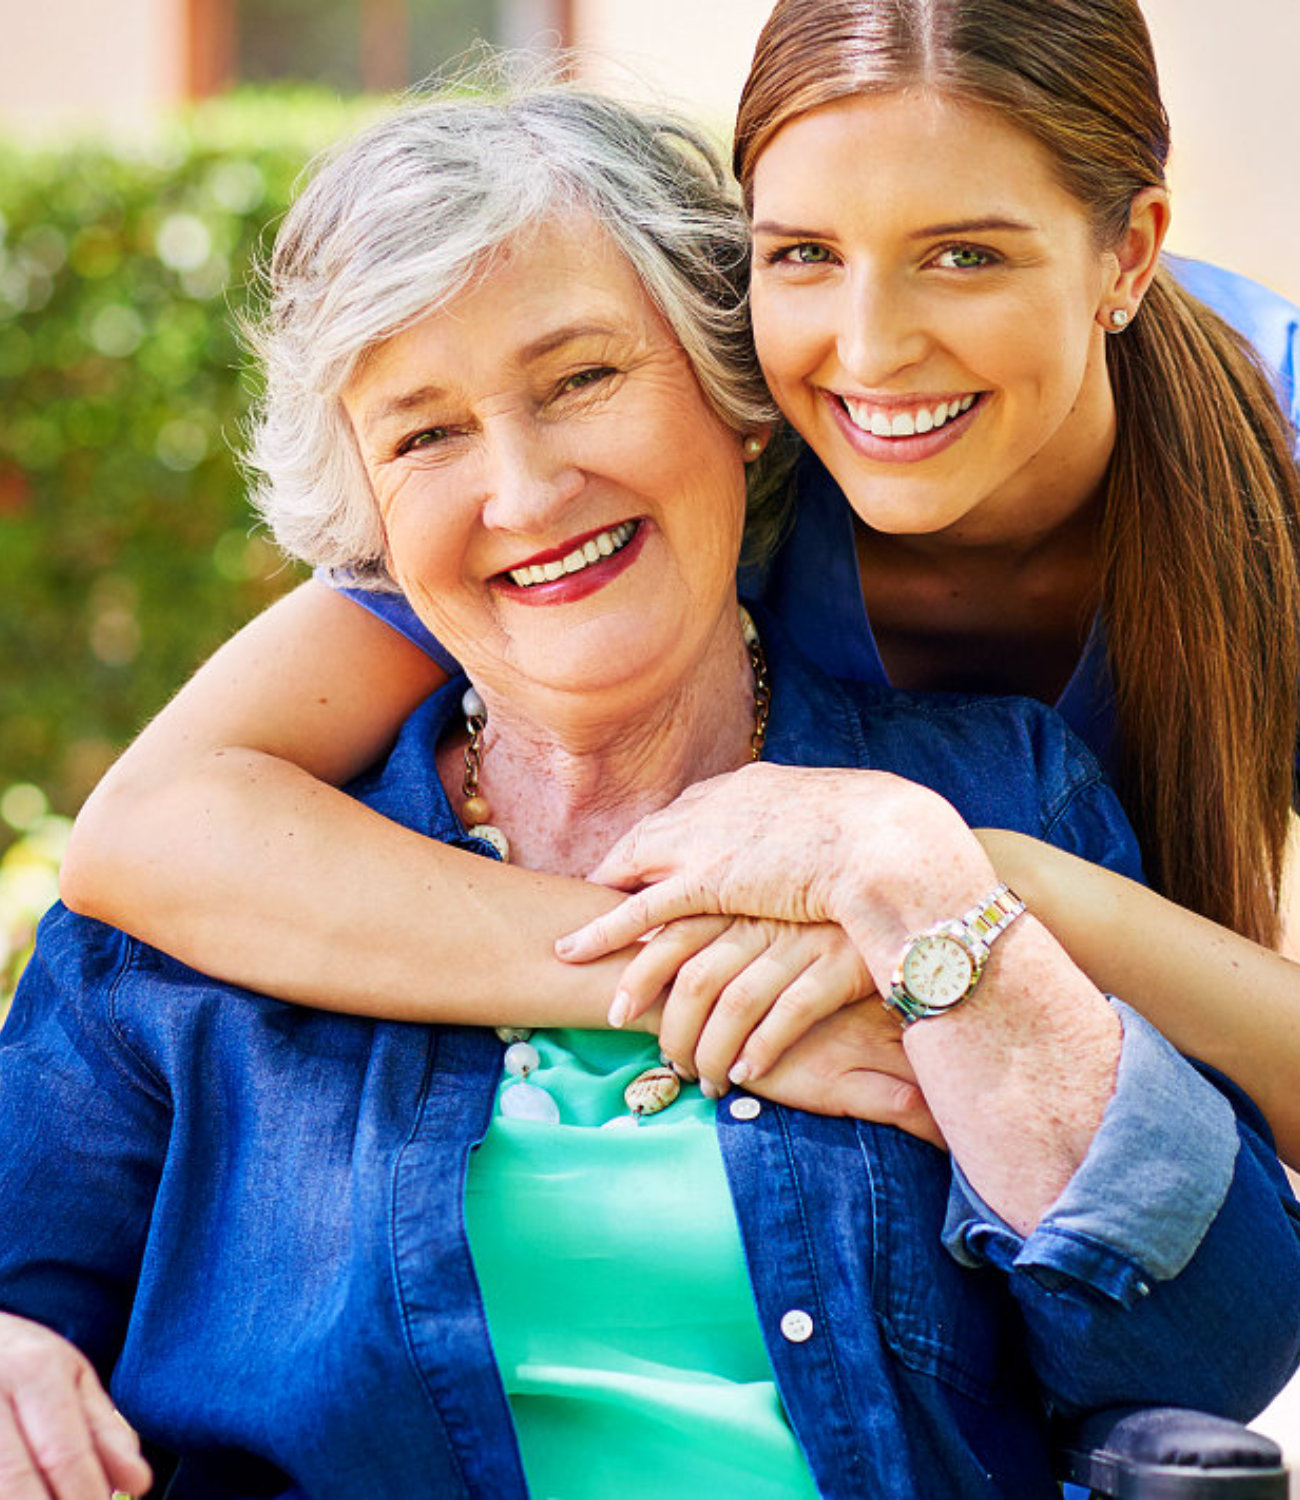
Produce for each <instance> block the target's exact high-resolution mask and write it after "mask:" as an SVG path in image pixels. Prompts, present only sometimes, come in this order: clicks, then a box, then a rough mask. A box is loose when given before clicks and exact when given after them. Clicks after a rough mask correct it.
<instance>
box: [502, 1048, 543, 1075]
mask: <svg viewBox="0 0 1300 1500" xmlns="http://www.w3.org/2000/svg"><path fill="white" fill-rule="evenodd" d="M541 1060H542V1056H541V1053H540V1052H538V1050H537V1048H536V1047H534V1046H533V1044H532V1043H531V1042H512V1043H511V1045H510V1046H509V1047H507V1048H506V1058H505V1067H506V1072H507V1073H509V1074H510V1075H511V1077H512V1078H527V1077H528V1075H529V1074H530V1073H532V1072H535V1071H536V1069H537V1067H538V1065H539V1064H540V1063H541Z"/></svg>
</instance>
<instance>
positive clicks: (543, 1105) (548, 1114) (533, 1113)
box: [501, 1083, 560, 1125]
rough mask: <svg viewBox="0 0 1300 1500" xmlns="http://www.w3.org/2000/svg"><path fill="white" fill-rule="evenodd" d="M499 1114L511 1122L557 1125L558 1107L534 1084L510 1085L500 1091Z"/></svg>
mask: <svg viewBox="0 0 1300 1500" xmlns="http://www.w3.org/2000/svg"><path fill="white" fill-rule="evenodd" d="M501 1113H502V1114H503V1115H505V1116H506V1117H507V1118H508V1119H511V1120H534V1121H537V1122H538V1123H540V1124H545V1125H558V1124H559V1123H560V1106H559V1105H558V1104H557V1103H556V1102H555V1100H554V1099H552V1098H551V1096H550V1095H549V1094H548V1093H547V1092H546V1090H545V1089H539V1088H538V1087H537V1085H536V1084H535V1083H512V1084H510V1085H509V1086H508V1087H506V1088H504V1089H502V1090H501Z"/></svg>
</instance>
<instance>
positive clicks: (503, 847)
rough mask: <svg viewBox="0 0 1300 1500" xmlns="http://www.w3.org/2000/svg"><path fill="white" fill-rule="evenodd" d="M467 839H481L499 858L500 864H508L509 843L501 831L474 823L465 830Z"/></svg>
mask: <svg viewBox="0 0 1300 1500" xmlns="http://www.w3.org/2000/svg"><path fill="white" fill-rule="evenodd" d="M465 835H466V837H467V838H471V839H482V840H483V842H484V843H485V844H491V845H492V847H493V848H494V849H495V850H496V852H497V853H498V854H499V855H500V856H501V862H502V864H507V865H508V864H509V863H510V841H509V839H507V838H506V836H505V834H504V833H502V832H501V830H500V829H499V828H497V827H495V826H494V825H493V824H491V823H475V824H474V826H473V827H472V828H467V829H466V830H465Z"/></svg>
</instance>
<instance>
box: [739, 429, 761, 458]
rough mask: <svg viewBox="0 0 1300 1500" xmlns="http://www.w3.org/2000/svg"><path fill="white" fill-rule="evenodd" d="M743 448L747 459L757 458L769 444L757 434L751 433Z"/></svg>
mask: <svg viewBox="0 0 1300 1500" xmlns="http://www.w3.org/2000/svg"><path fill="white" fill-rule="evenodd" d="M742 447H743V450H744V454H745V457H746V458H757V457H758V455H759V454H760V453H761V452H762V451H763V449H764V448H766V447H767V444H766V442H764V440H763V439H762V438H761V437H759V436H758V434H757V433H754V432H751V433H750V435H749V436H748V437H747V438H746V439H745V441H744V443H743V444H742Z"/></svg>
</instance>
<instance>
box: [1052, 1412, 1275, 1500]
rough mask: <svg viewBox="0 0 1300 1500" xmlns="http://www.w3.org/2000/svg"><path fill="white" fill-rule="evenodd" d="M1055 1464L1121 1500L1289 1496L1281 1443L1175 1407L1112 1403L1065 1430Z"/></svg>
mask: <svg viewBox="0 0 1300 1500" xmlns="http://www.w3.org/2000/svg"><path fill="white" fill-rule="evenodd" d="M1055 1467H1056V1477H1057V1478H1058V1479H1060V1480H1068V1481H1069V1482H1070V1483H1072V1484H1080V1485H1083V1486H1084V1487H1085V1488H1086V1489H1089V1490H1091V1491H1093V1492H1094V1493H1095V1494H1096V1495H1104V1496H1113V1497H1115V1500H1287V1471H1286V1467H1285V1465H1284V1464H1283V1462H1282V1451H1281V1449H1280V1448H1279V1447H1278V1446H1277V1444H1276V1443H1274V1442H1272V1441H1271V1440H1270V1439H1269V1438H1266V1437H1261V1436H1260V1435H1259V1434H1258V1433H1255V1432H1249V1431H1247V1429H1246V1428H1244V1427H1242V1426H1240V1425H1239V1424H1238V1423H1236V1422H1230V1421H1228V1420H1227V1419H1226V1418H1223V1417H1212V1416H1209V1415H1208V1414H1207V1413H1205V1412H1200V1411H1187V1410H1184V1409H1183V1408H1181V1407H1175V1406H1156V1407H1131V1406H1125V1407H1112V1408H1110V1409H1108V1410H1106V1411H1099V1412H1093V1413H1092V1414H1091V1415H1090V1416H1087V1417H1084V1418H1082V1419H1079V1420H1077V1421H1075V1422H1073V1423H1071V1424H1069V1425H1068V1426H1066V1427H1063V1428H1061V1429H1059V1430H1058V1431H1057V1433H1056V1454H1055Z"/></svg>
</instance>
